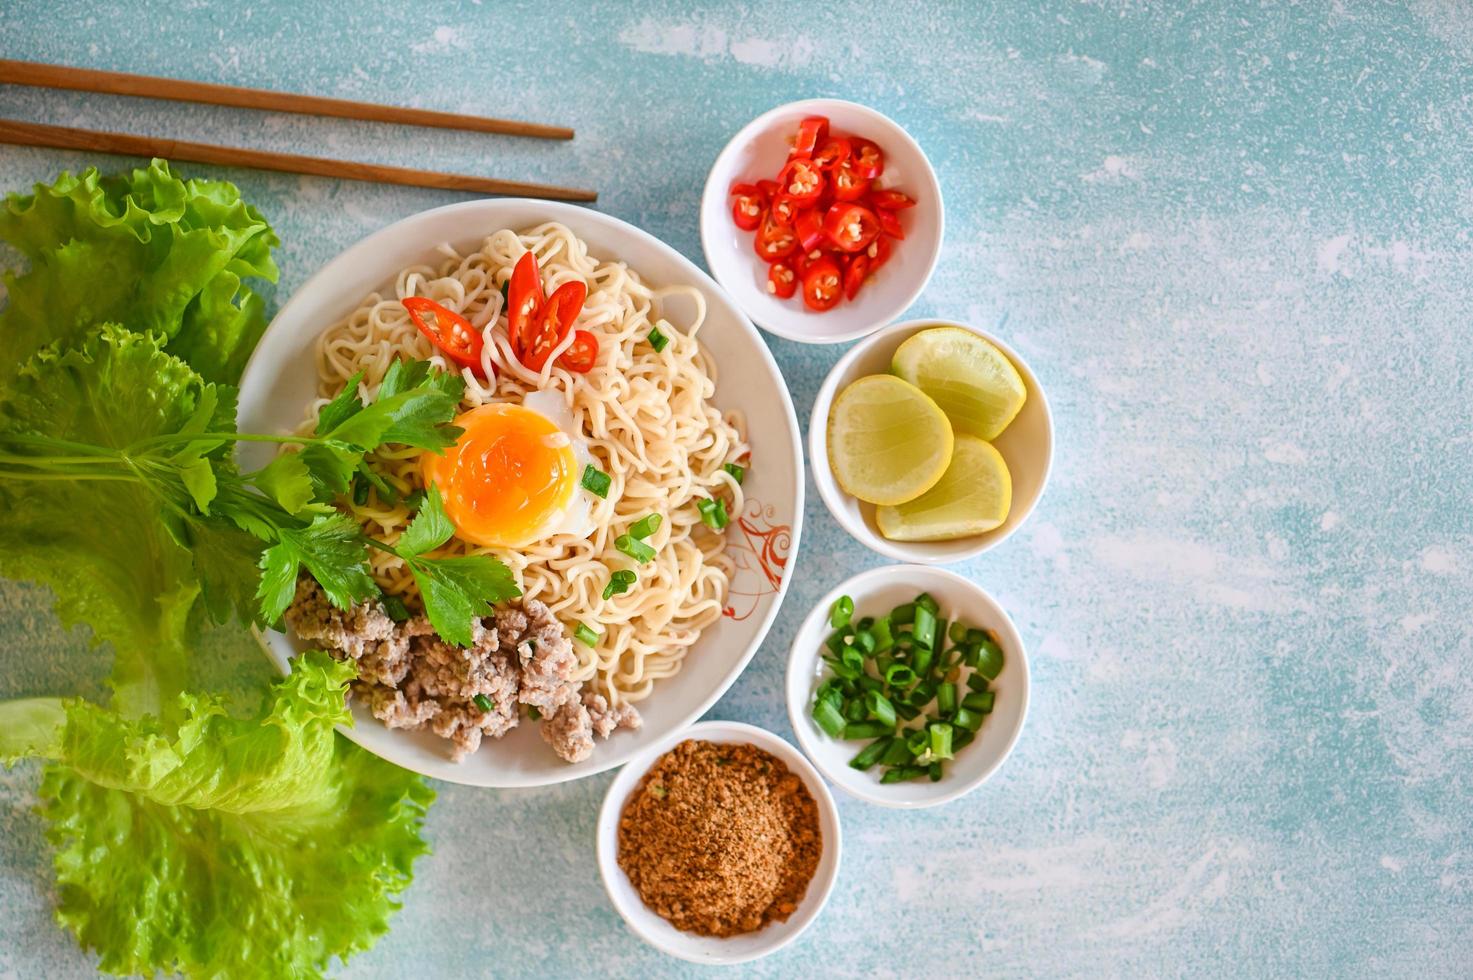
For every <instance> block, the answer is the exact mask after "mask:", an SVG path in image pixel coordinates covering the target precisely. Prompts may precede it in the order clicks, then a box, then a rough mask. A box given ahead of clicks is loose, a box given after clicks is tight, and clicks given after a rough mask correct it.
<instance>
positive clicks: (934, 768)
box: [926, 762, 941, 783]
mask: <svg viewBox="0 0 1473 980" xmlns="http://www.w3.org/2000/svg"><path fill="white" fill-rule="evenodd" d="M926 775H928V776H930V777H931V782H933V783H939V782H941V763H940V762H933V763H931V764H930V765H929V766H927V767H926Z"/></svg>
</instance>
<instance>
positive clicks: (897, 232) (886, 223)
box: [875, 210, 905, 240]
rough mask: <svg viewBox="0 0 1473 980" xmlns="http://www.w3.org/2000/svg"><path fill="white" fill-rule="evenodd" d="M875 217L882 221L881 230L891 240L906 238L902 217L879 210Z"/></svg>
mask: <svg viewBox="0 0 1473 980" xmlns="http://www.w3.org/2000/svg"><path fill="white" fill-rule="evenodd" d="M875 217H876V218H878V219H879V221H880V230H881V231H883V232H884V233H885V234H887V235H889V236H890V237H891V238H899V239H902V240H903V239H904V238H905V229H904V228H902V227H900V216H899V215H897V214H896V213H895V212H894V211H885V210H877V211H875Z"/></svg>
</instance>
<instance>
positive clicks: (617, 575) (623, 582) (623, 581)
mask: <svg viewBox="0 0 1473 980" xmlns="http://www.w3.org/2000/svg"><path fill="white" fill-rule="evenodd" d="M638 579H639V576H637V575H635V574H634V573H633V572H631V571H630V570H629V569H627V568H621V569H619V570H618V571H615V572H610V573H609V584H608V585H605V586H604V598H605V599H612V598H613V597H614V596H616V595H623V594H624V593H625V592H628V591H629V590H630V589H632V588H633V587H634V583H635V582H636V581H638Z"/></svg>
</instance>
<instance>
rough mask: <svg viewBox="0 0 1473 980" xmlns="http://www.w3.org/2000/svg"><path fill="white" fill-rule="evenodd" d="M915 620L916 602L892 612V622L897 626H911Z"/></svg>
mask: <svg viewBox="0 0 1473 980" xmlns="http://www.w3.org/2000/svg"><path fill="white" fill-rule="evenodd" d="M915 618H916V604H915V603H914V602H907V603H906V604H905V605H903V606H896V607H895V608H894V609H892V610H890V622H892V623H894V624H895V625H896V626H909V625H910V624H911V623H913V622H915Z"/></svg>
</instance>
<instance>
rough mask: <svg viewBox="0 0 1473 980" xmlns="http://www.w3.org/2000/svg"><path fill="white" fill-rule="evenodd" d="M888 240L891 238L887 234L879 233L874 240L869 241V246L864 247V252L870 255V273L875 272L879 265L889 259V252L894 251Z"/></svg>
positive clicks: (877, 270)
mask: <svg viewBox="0 0 1473 980" xmlns="http://www.w3.org/2000/svg"><path fill="white" fill-rule="evenodd" d="M890 242H891V239H890V238H889V237H888V236H885V235H881V236H880V237H878V238H876V239H875V240H874V241H872V242H870V243H869V248H867V249H865V254H866V255H868V256H869V257H870V263H869V274H870V275H874V274H875V273H876V272H879V271H880V266H882V265H884V264H885V263H886V262H889V261H890V253H891V252H892V251H894V247H893V246H892V245H891V244H890Z"/></svg>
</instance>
